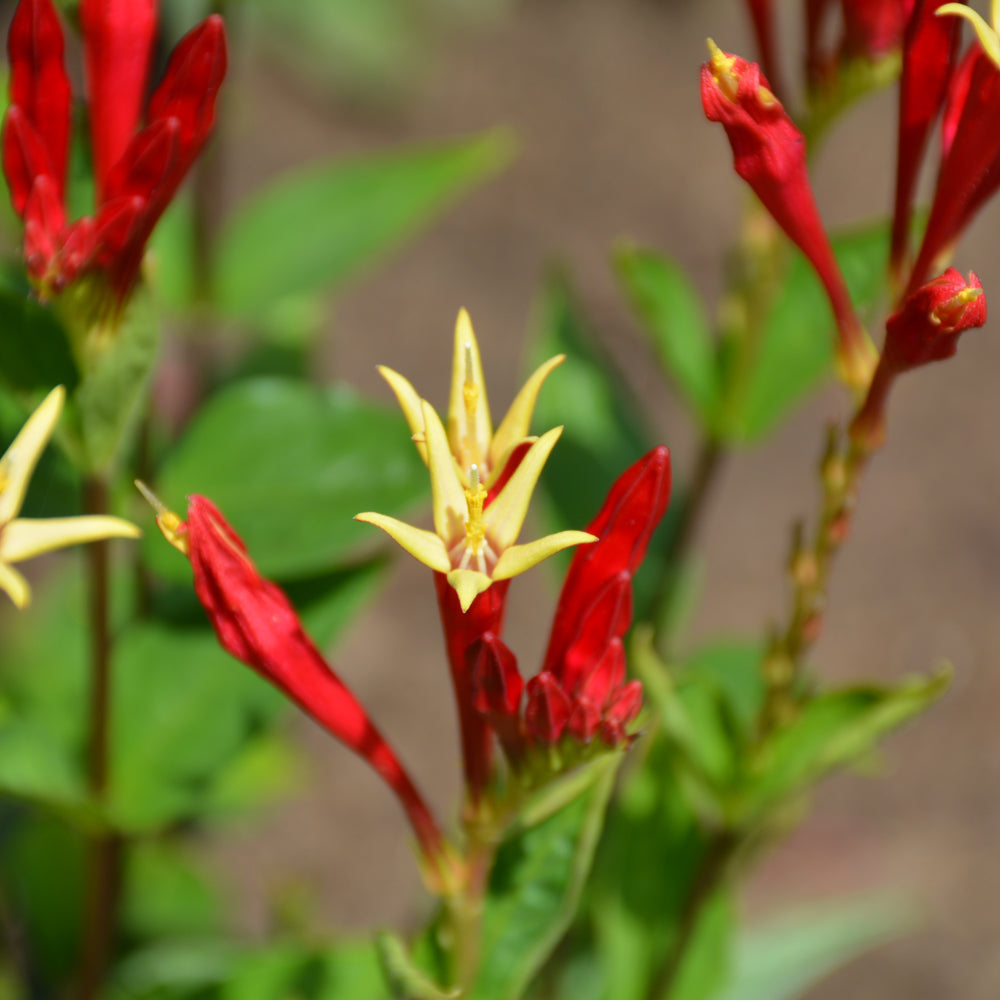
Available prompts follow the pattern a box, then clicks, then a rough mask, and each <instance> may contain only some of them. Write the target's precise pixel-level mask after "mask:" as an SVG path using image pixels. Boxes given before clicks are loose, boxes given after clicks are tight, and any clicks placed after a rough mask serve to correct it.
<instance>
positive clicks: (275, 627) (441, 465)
mask: <svg viewBox="0 0 1000 1000" xmlns="http://www.w3.org/2000/svg"><path fill="white" fill-rule="evenodd" d="M454 359H455V363H454V370H453V379H452V392H451V405H450V407H449V415H448V422H447V431H446V430H445V427H444V425H443V424H442V422H441V420H440V418H438V416H437V414H436V413H435V412H434V410H433V409H432V408H431V407H430V406H429V404H427V403H426V402H425V401H423V400H421V399H420V398H419V397H418V396H417V394H416V391H415V390H414V389H413V387H412V386H411V385H410V383H409V382H407V381H406V379H404V378H403V377H402V376H401V375H398V374H397V373H395V372H393V371H390V370H389V369H383V370H382V374H383V375H384V377H385V378H386V380H387V381H388V382H389V384H390V386H391V387H392V388H393V390H394V392H395V393H396V395H397V397H398V399H399V401H400V403H401V405H402V408H403V412H404V413H405V415H406V417H407V420H408V421H409V423H410V428H411V430H412V432H413V439H414V442H415V444H416V446H417V448H418V449H419V451H420V454H421V455H422V456H423V458H424V460H425V462H426V463H427V466H428V469H429V471H430V476H431V486H432V493H433V498H434V524H435V531H434V532H431V531H427V530H424V529H420V528H416V527H413V526H411V525H406V524H403V523H402V522H399V521H396V520H394V519H392V518H389V517H385V516H383V515H380V514H372V513H368V514H360V515H358V517H359V519H361V520H364V521H367V522H369V523H372V524H374V525H376V526H378V527H380V528H382V529H383V530H385V531H386V532H387V533H388V534H389V535H390V536H391V537H392V538H394V539H395V540H396V541H398V542H399V543H400V544H401V545H402V546H403V547H404V548H405V549H407V551H410V552H411V553H412V554H414V555H415V556H416V557H417V558H418V559H420V560H421V561H423V562H425V563H426V564H427V565H429V566H430V568H431V569H433V570H434V582H435V587H436V590H437V595H438V602H439V608H440V611H441V620H442V624H443V626H444V632H445V641H446V649H447V654H448V661H449V666H450V668H451V676H452V681H453V685H454V690H455V698H456V704H457V708H458V714H459V722H460V729H461V738H462V757H463V765H464V769H465V777H466V784H467V788H468V792H469V797H470V801H471V802H472V803H473V804H475V803H476V802H478V801H479V800H480V798H481V797H482V796H483V795H484V794H485V792H486V789H487V788H488V786H489V783H490V780H491V777H492V773H493V756H492V755H493V744H494V741H495V740H498V741H499V742H500V744H501V745H502V746H503V748H504V750H505V752H506V754H507V757H508V759H509V760H510V762H511V764H512V766H513V767H514V768H515V769H518V768H519V767H520V766H521V764H522V762H523V761H524V760H525V758H526V755H527V751H528V750H529V749H530V747H531V746H533V745H535V746H537V745H541V746H544V747H553V746H555V745H556V744H557V743H559V742H560V741H561V740H563V739H565V738H567V737H568V738H570V739H572V740H573V741H575V742H576V743H577V744H578V745H579V747H581V748H584V749H585V750H586V748H590V750H591V751H596V750H598V749H600V748H601V747H604V748H614V747H621V746H625V745H627V744H628V743H629V742H630V736H629V734H628V732H627V727H628V726H629V724H630V723H631V722H632V721H633V720H634V719H635V717H636V715H637V713H638V712H639V709H640V707H641V702H642V689H641V686H640V684H639V683H638V682H637V681H631V682H629V681H627V680H626V677H625V653H624V647H623V638H624V635H625V632H626V630H627V629H628V627H629V624H630V623H631V618H632V600H631V597H632V585H631V581H632V576H633V574H634V573H635V571H636V570H637V569H638V566H639V564H640V563H641V561H642V559H643V556H644V555H645V552H646V548H647V546H648V545H649V540H650V537H651V536H652V533H653V531H654V530H655V528H656V526H657V524H658V523H659V522H660V520H661V518H662V517H663V514H664V512H665V510H666V507H667V502H668V499H669V495H670V459H669V454H668V452H667V449H666V448H657V449H656V450H655V451H653V452H651V453H650V454H649V455H647V456H646V457H645V458H643V459H641V460H640V461H639V462H637V463H636V464H635V465H633V466H632V468H630V469H628V470H627V471H626V472H625V473H624V474H623V475H622V476H621V477H620V478H619V480H618V481H617V482H616V483H615V484H614V486H613V487H612V489H611V492H610V493H609V495H608V498H607V501H606V502H605V504H604V506H603V507H602V509H601V511H600V512H599V514H598V515H597V517H596V518H595V519H594V521H593V522H592V523H591V525H590V528H589V530H588V531H587V532H580V531H567V532H561V533H559V534H556V535H550V536H547V537H545V538H542V539H540V540H539V541H536V542H532V543H528V544H525V545H516V544H515V541H516V538H517V535H518V533H519V531H520V528H521V525H522V522H523V521H524V517H525V513H526V510H527V506H528V502H529V500H530V496H531V492H532V489H533V488H534V486H535V484H536V482H537V481H538V477H539V475H540V473H541V468H542V465H543V464H544V462H545V459H546V458H547V457H548V455H549V452H550V451H551V449H552V446H553V445H554V443H555V440H556V438H557V437H558V430H557V431H555V432H553V431H550V432H548V433H547V434H544V435H542V437H540V438H537V439H536V438H533V437H531V436H530V435H529V433H528V431H529V425H530V421H531V414H532V411H533V409H534V405H535V400H536V398H537V396H538V392H539V390H540V389H541V386H542V384H543V382H544V381H545V379H546V378H547V376H548V375H549V373H550V372H551V371H552V370H553V369H554V368H555V367H556V366H558V365H559V364H560V363H561V362H562V360H563V359H562V358H561V357H557V358H553V359H552V360H550V361H549V362H547V363H546V364H544V365H542V366H541V367H540V368H539V369H538V370H537V371H536V372H535V373H534V374H533V375H532V376H531V378H530V379H529V380H528V382H527V384H526V385H525V386H524V388H523V389H522V390H521V392H520V393H519V394H518V396H517V398H516V399H515V401H514V403H513V405H512V406H511V408H510V411H509V412H508V414H507V416H506V417H505V418H504V420H503V421H501V423H500V426H499V427H498V428H497V430H496V431H495V432H494V430H493V425H492V422H491V419H490V414H489V407H488V404H487V400H486V390H485V384H484V380H483V373H482V366H481V362H480V358H479V347H478V345H477V343H476V339H475V336H474V334H473V332H472V325H471V323H470V322H469V318H468V316H467V314H466V313H464V312H462V313H460V315H459V319H458V323H457V326H456V334H455V350H454ZM140 489H141V490H142V491H143V493H144V494H145V495H146V496H147V499H149V500H150V502H151V503H152V504H153V506H154V508H155V509H156V510H157V524H158V525H159V527H160V529H161V531H162V532H163V534H164V536H165V537H166V538H167V540H168V541H169V542H170V543H171V544H172V545H173V546H174V547H175V548H177V549H178V550H179V551H180V552H182V553H183V554H184V555H186V556H187V557H188V558H189V559H190V561H191V566H192V569H193V573H194V588H195V592H196V594H197V596H198V599H199V600H200V602H201V604H202V606H203V607H204V608H205V611H206V613H207V614H208V617H209V620H210V621H211V623H212V627H213V628H214V630H215V633H216V636H217V637H218V639H219V642H220V644H221V645H222V647H223V648H224V649H226V650H227V651H228V652H229V653H230V654H232V655H233V656H235V657H236V658H237V659H239V660H241V661H243V662H244V663H246V664H248V665H249V666H250V667H252V668H253V669H254V670H255V671H257V673H259V674H260V675H261V676H262V677H264V678H266V679H267V680H268V681H270V682H271V683H272V684H274V685H275V686H276V687H278V688H280V689H281V690H282V691H283V692H284V693H285V694H286V695H287V696H288V697H289V698H291V699H292V700H293V701H294V702H295V703H296V704H298V705H299V706H300V707H301V708H302V709H303V710H304V711H306V712H307V713H308V714H309V715H311V716H312V717H313V718H314V719H316V720H317V721H318V722H319V723H320V724H321V725H323V726H324V727H325V728H326V729H327V730H328V731H329V732H330V733H332V734H333V735H334V736H335V737H337V739H339V740H340V741H341V742H343V743H344V744H345V745H347V746H348V747H350V749H352V750H353V751H355V752H356V753H357V754H359V755H360V756H361V757H363V758H364V759H365V760H366V761H368V763H369V764H370V765H371V766H372V767H373V768H374V769H375V770H376V771H377V772H378V773H379V774H380V775H381V776H382V778H383V779H384V780H385V781H386V783H387V784H388V785H389V787H390V788H391V789H392V790H393V791H394V792H395V793H396V795H397V796H398V797H399V800H400V802H401V803H402V805H403V808H404V809H405V811H406V813H407V815H408V816H409V818H410V821H411V824H412V826H413V829H414V831H415V833H416V836H417V840H418V842H419V843H420V845H421V848H422V850H423V853H424V855H425V858H426V859H427V860H428V862H429V863H430V864H431V865H432V867H434V868H435V869H436V870H437V871H438V873H439V874H440V873H442V872H443V871H444V870H445V869H446V867H447V860H446V853H447V852H446V851H445V849H444V848H443V842H442V839H441V835H440V833H439V831H438V827H437V825H436V824H435V822H434V820H433V818H432V817H431V814H430V812H429V810H428V809H427V806H426V805H425V803H424V801H423V799H422V798H421V796H420V795H419V793H418V792H417V790H416V788H415V786H414V784H413V782H412V781H411V779H410V778H409V776H408V774H407V772H406V770H405V769H404V767H403V765H402V764H401V763H400V762H399V759H398V757H397V756H396V754H395V752H394V751H393V750H392V748H391V747H390V746H389V744H388V743H387V742H386V740H385V739H384V738H383V737H382V735H381V734H380V733H379V731H378V729H377V728H376V727H375V725H374V723H373V722H372V721H371V719H370V717H369V716H368V714H367V712H366V711H365V709H364V707H363V706H362V705H361V704H360V703H359V702H358V700H357V699H356V698H355V696H354V695H353V694H352V693H351V691H350V690H349V689H348V688H347V687H346V686H345V685H344V684H343V683H342V682H341V681H340V679H339V678H338V677H337V676H336V674H335V673H334V671H333V670H331V668H330V667H329V666H328V664H327V663H326V661H325V660H324V659H323V657H322V655H321V654H320V653H319V651H318V650H317V649H316V648H315V646H314V644H313V643H312V641H311V640H310V639H309V638H308V636H307V635H306V633H305V631H304V630H303V628H302V625H301V622H300V621H299V619H298V616H297V615H296V613H295V610H294V609H293V607H292V606H291V603H290V602H289V600H288V598H287V597H286V596H285V594H284V593H283V592H282V591H281V590H280V588H278V587H277V586H276V585H275V584H274V583H272V582H270V581H268V580H265V579H264V578H263V577H261V576H260V574H259V573H258V572H257V570H256V568H255V567H254V565H253V562H252V561H251V559H250V556H249V555H248V554H247V551H246V549H245V547H244V545H243V543H242V541H241V540H240V538H239V537H238V535H237V534H236V533H235V532H234V531H233V529H232V528H231V527H230V526H229V525H228V524H227V523H226V521H225V519H224V517H223V516H222V514H221V513H220V512H219V511H218V510H217V509H216V507H215V506H214V505H213V504H212V503H211V502H210V501H209V500H207V499H206V498H204V497H200V496H193V497H191V498H190V503H189V507H188V512H187V518H186V520H182V519H181V518H180V517H179V516H178V515H176V514H174V513H173V512H172V511H170V510H168V509H166V508H165V507H164V506H163V505H162V504H161V503H160V502H159V500H157V498H156V497H155V496H153V495H152V494H151V493H150V492H149V491H148V490H147V489H146V488H145V487H144V486H142V485H141V484H140ZM581 543H586V544H581ZM576 544H581V548H580V549H579V550H578V552H577V553H576V556H575V557H574V559H573V562H572V565H571V566H570V570H569V572H568V574H567V577H566V582H565V585H564V587H563V591H562V596H561V597H560V599H559V604H558V608H557V610H556V614H555V619H554V622H553V626H552V634H551V638H550V640H549V647H548V652H547V653H546V656H545V661H544V663H543V665H542V669H541V671H540V672H539V673H538V675H537V676H536V677H533V678H532V679H531V680H529V681H528V683H527V686H525V684H524V682H523V680H522V678H521V675H520V673H519V672H518V669H517V664H516V661H515V659H514V655H513V653H511V652H510V650H509V649H508V648H507V647H506V646H505V645H504V643H503V641H502V640H501V638H500V635H501V632H502V628H503V618H504V610H505V604H506V594H507V588H508V585H509V580H510V577H512V576H513V575H515V574H516V573H520V572H522V571H523V570H525V569H528V568H529V567H531V566H533V565H535V564H536V563H538V562H539V561H540V560H541V559H544V558H546V557H547V556H548V555H551V554H552V553H554V552H558V551H560V550H561V549H564V548H566V547H567V546H568V545H576ZM522 696H524V697H522ZM522 700H523V701H524V705H523V708H522Z"/></svg>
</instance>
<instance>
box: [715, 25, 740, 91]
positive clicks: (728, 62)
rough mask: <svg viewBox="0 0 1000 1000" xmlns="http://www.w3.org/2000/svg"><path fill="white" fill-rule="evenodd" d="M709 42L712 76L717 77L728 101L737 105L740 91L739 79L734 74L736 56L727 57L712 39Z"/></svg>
mask: <svg viewBox="0 0 1000 1000" xmlns="http://www.w3.org/2000/svg"><path fill="white" fill-rule="evenodd" d="M707 42H708V53H709V67H710V68H711V70H712V76H713V77H715V82H716V83H717V84H718V85H719V90H721V91H722V93H723V95H724V96H725V97H726V98H727V100H730V101H733V102H734V103H735V101H736V95H737V93H738V92H739V89H740V81H739V77H737V76H736V74H735V73H734V72H733V67H734V66H735V65H736V56H727V55H726V53H725V52H723V51H722V49H720V48H719V46H718V45H716V44H715V42H714V41H713V40H712V39H711V38H709V39H707Z"/></svg>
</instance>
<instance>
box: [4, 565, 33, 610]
mask: <svg viewBox="0 0 1000 1000" xmlns="http://www.w3.org/2000/svg"><path fill="white" fill-rule="evenodd" d="M0 590H2V591H4V592H5V593H6V594H7V595H8V596H9V597H10V599H11V600H12V601H13V602H14V606H15V607H16V608H17V609H18V610H19V611H20V610H23V609H24V608H26V607H27V606H28V602H29V601H30V600H31V588H30V587H29V586H28V581H27V580H25V578H24V577H23V576H21V574H20V573H18V571H17V570H16V569H12V568H11V567H10V566H6V565H4V563H2V562H0Z"/></svg>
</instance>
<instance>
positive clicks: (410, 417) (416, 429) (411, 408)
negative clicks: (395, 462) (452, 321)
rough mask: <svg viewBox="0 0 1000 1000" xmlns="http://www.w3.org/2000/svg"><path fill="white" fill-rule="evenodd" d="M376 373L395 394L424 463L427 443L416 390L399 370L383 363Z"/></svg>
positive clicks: (425, 462)
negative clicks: (394, 369) (396, 370)
mask: <svg viewBox="0 0 1000 1000" xmlns="http://www.w3.org/2000/svg"><path fill="white" fill-rule="evenodd" d="M378 373H379V375H381V376H382V378H384V379H385V380H386V382H388V383H389V388H390V389H392V391H393V392H394V393H395V394H396V399H397V400H399V406H400V409H402V411H403V416H404V417H406V422H407V423H408V424H409V425H410V433H411V434H412V435H413V436H414V438H415V439H416V440H414V442H413V443H414V444H415V445H416V446H417V451H419V452H420V457H421V458H422V459H423V460H424V465H426V464H427V445H426V444H424V441H423V434H424V414H423V411H422V409H421V401H420V397H419V396H418V395H417V390H416V389H414V388H413V386H412V385H411V384H410V383H409V381H408V380H407V379H405V378H403V376H402V375H400V374H399V372H394V371H393V370H392V369H391V368H386V367H385V365H379V366H378Z"/></svg>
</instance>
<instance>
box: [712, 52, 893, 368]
mask: <svg viewBox="0 0 1000 1000" xmlns="http://www.w3.org/2000/svg"><path fill="white" fill-rule="evenodd" d="M709 51H710V52H711V59H710V60H709V61H708V62H707V63H705V65H703V66H702V68H701V100H702V104H703V106H704V109H705V116H706V117H707V118H708V119H709V120H710V121H717V122H721V123H722V126H723V128H724V129H725V130H726V135H727V136H728V137H729V143H730V145H731V146H732V150H733V163H734V166H735V168H736V173H738V174H739V175H740V177H742V178H743V179H744V180H745V181H746V182H747V183H748V184H749V185H750V187H751V188H752V189H753V192H754V194H756V195H757V197H758V198H759V199H760V200H761V202H762V203H763V205H764V207H765V208H766V209H767V210H768V212H770V213H771V216H772V217H773V218H774V221H775V222H777V224H778V225H779V226H780V227H781V228H782V229H783V230H784V231H785V234H786V235H787V236H788V238H789V239H790V240H791V241H792V242H793V243H794V244H795V245H796V246H797V247H798V248H799V249H800V250H801V251H802V252H803V253H804V254H805V255H806V257H807V259H808V260H809V262H810V263H811V264H812V266H813V268H814V269H815V270H816V274H817V275H818V276H819V279H820V281H821V282H822V283H823V287H824V288H825V289H826V293H827V296H828V297H829V299H830V305H831V307H832V309H833V315H834V318H835V320H836V323H837V330H838V333H839V343H838V361H839V363H840V368H841V372H842V374H843V376H844V377H845V379H846V380H847V381H848V382H849V383H850V384H851V385H856V386H861V387H864V386H866V385H867V384H868V380H869V378H870V376H871V371H872V369H873V367H874V364H875V352H874V348H873V347H872V345H871V342H870V341H869V340H868V336H867V334H866V333H865V331H864V330H863V329H862V327H861V324H860V323H859V322H858V319H857V316H856V315H855V313H854V307H853V305H852V304H851V299H850V295H849V294H848V291H847V286H846V285H845V284H844V278H843V275H842V274H841V273H840V268H839V267H838V265H837V261H836V258H835V257H834V255H833V248H832V247H831V246H830V240H829V238H828V237H827V235H826V230H825V229H824V228H823V221H822V219H821V218H820V215H819V210H818V209H817V207H816V200H815V198H814V197H813V191H812V185H811V184H810V182H809V173H808V170H807V168H806V149H805V138H804V136H803V135H802V133H801V132H800V131H799V130H798V129H797V128H796V127H795V124H794V123H793V122H792V120H791V118H789V116H788V114H787V113H786V111H785V109H784V108H783V107H782V106H781V103H780V102H779V101H778V99H777V98H776V97H775V96H774V94H773V93H772V92H771V90H770V89H769V88H768V85H767V81H766V80H765V79H764V78H763V77H762V76H761V72H760V67H759V66H758V65H757V64H756V63H751V62H747V61H746V60H745V59H741V58H740V57H739V56H734V55H730V54H729V53H726V52H723V51H721V50H720V49H719V48H717V47H716V46H715V45H714V44H713V43H712V42H709Z"/></svg>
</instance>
